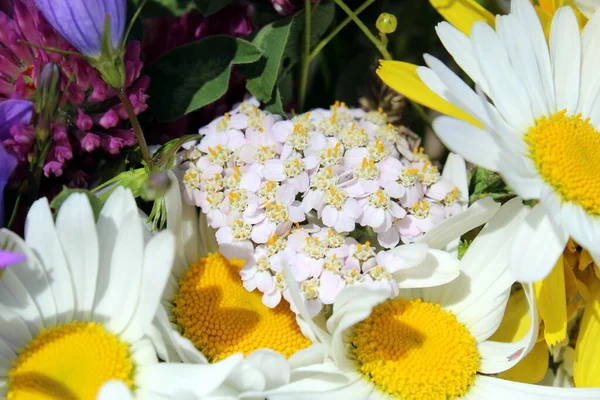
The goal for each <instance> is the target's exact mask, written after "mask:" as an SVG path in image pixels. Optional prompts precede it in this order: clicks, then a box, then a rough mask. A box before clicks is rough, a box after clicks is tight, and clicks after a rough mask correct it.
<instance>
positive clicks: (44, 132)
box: [35, 63, 60, 142]
mask: <svg viewBox="0 0 600 400" xmlns="http://www.w3.org/2000/svg"><path fill="white" fill-rule="evenodd" d="M59 98H60V68H59V67H58V65H56V64H53V63H49V64H46V65H44V67H43V68H42V71H41V72H40V75H39V77H38V84H37V91H36V93H35V111H36V113H37V114H38V121H37V126H36V136H37V137H38V139H40V140H41V141H42V142H43V141H45V140H46V139H47V138H48V136H49V135H50V127H49V124H50V122H51V121H52V120H53V119H54V113H55V112H56V106H57V105H58V100H59Z"/></svg>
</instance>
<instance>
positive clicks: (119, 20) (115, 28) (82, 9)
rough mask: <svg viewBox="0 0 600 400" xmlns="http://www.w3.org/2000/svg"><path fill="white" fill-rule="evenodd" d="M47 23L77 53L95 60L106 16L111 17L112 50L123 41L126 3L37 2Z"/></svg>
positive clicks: (95, 0)
mask: <svg viewBox="0 0 600 400" xmlns="http://www.w3.org/2000/svg"><path fill="white" fill-rule="evenodd" d="M36 2H37V5H38V7H39V8H40V10H41V11H42V13H43V14H44V17H46V19H47V20H48V22H49V23H50V24H51V25H52V27H54V29H56V30H57V31H58V33H60V34H61V36H62V37H63V38H64V39H65V40H67V41H68V42H69V43H71V45H72V46H73V47H75V48H76V49H77V50H79V51H80V52H82V53H83V54H86V55H88V56H90V57H98V56H99V55H100V53H101V50H102V48H101V47H102V33H103V31H104V21H105V19H106V16H107V15H109V16H110V38H111V42H112V45H113V47H114V48H118V47H119V46H120V45H121V41H122V40H123V33H124V31H125V18H126V13H127V3H126V1H125V0H36Z"/></svg>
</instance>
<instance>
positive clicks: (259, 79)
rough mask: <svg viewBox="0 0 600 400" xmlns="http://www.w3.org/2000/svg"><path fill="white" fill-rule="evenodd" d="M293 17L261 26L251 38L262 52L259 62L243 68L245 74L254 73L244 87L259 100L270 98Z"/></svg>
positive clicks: (265, 100)
mask: <svg viewBox="0 0 600 400" xmlns="http://www.w3.org/2000/svg"><path fill="white" fill-rule="evenodd" d="M294 18H295V17H293V16H290V17H288V18H285V19H282V20H280V21H275V22H273V23H272V24H269V25H267V26H265V27H263V28H262V29H261V30H260V31H258V33H257V34H256V36H255V37H254V39H253V40H252V43H253V44H254V45H255V46H257V47H258V48H260V49H262V50H263V52H264V53H263V57H262V58H261V60H260V62H258V63H256V64H253V65H251V66H250V67H249V68H245V69H244V72H245V73H246V75H248V76H252V75H255V76H254V77H252V78H250V79H248V83H247V84H246V88H247V89H248V91H249V92H250V93H252V95H254V96H256V98H257V99H258V100H260V101H264V102H268V101H269V100H271V96H272V95H273V87H274V86H275V82H277V78H278V76H279V70H280V69H281V65H282V61H283V54H284V51H285V46H286V44H287V42H288V39H289V36H290V30H291V28H292V22H293V20H294Z"/></svg>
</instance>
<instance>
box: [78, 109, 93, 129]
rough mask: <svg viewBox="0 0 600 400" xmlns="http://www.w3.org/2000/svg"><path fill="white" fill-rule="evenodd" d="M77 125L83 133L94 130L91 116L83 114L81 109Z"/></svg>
mask: <svg viewBox="0 0 600 400" xmlns="http://www.w3.org/2000/svg"><path fill="white" fill-rule="evenodd" d="M75 124H76V125H77V127H78V128H79V129H81V130H82V131H88V130H90V129H92V125H93V122H92V119H91V118H90V116H89V115H87V114H86V113H84V112H83V110H82V109H81V108H78V109H77V119H76V120H75Z"/></svg>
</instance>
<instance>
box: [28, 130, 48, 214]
mask: <svg viewBox="0 0 600 400" xmlns="http://www.w3.org/2000/svg"><path fill="white" fill-rule="evenodd" d="M51 144H52V140H51V139H49V138H48V139H47V140H46V141H45V143H40V142H39V141H38V140H36V144H35V153H34V154H35V158H34V159H35V162H34V163H32V164H31V166H30V169H29V204H33V202H34V201H36V200H37V199H38V193H39V190H40V184H41V181H42V170H43V168H44V163H45V162H46V157H48V152H49V151H50V145H51Z"/></svg>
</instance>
